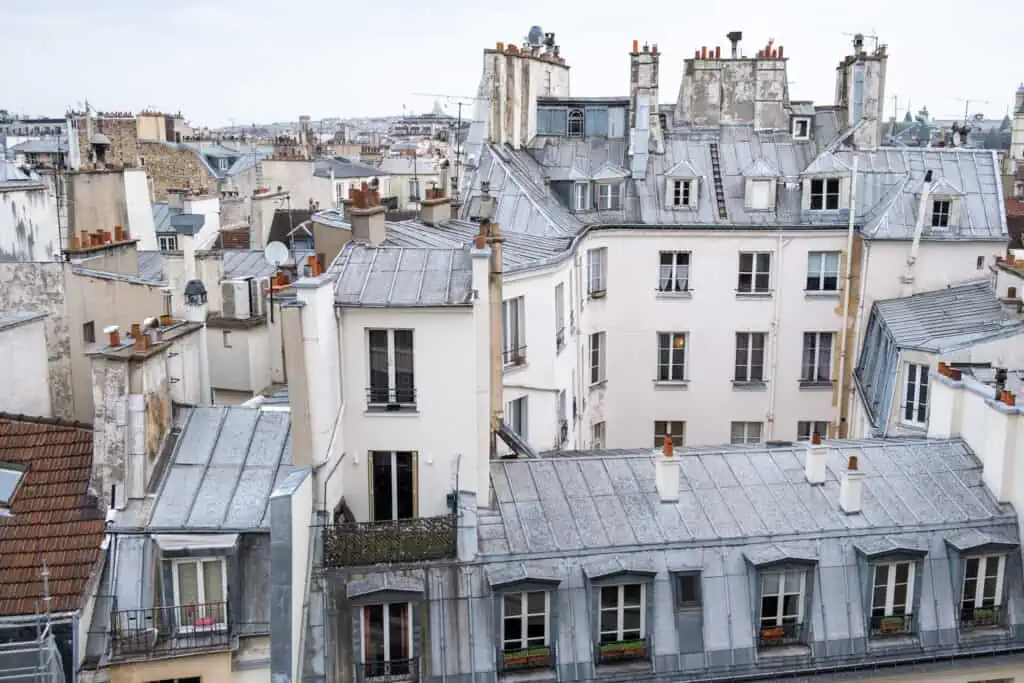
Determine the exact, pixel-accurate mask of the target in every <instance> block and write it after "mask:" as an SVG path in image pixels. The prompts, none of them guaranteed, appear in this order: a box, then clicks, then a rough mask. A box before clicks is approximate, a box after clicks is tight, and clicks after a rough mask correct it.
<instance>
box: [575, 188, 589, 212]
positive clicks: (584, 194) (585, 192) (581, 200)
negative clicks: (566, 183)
mask: <svg viewBox="0 0 1024 683" xmlns="http://www.w3.org/2000/svg"><path fill="white" fill-rule="evenodd" d="M572 202H573V206H574V207H575V210H576V211H586V210H587V209H589V208H590V183H573V184H572Z"/></svg>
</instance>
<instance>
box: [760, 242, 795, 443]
mask: <svg viewBox="0 0 1024 683" xmlns="http://www.w3.org/2000/svg"><path fill="white" fill-rule="evenodd" d="M787 244H789V240H786V241H785V242H783V240H782V231H781V230H779V240H778V246H777V247H776V249H775V253H776V254H777V255H778V263H777V264H776V265H775V272H776V275H775V293H774V296H773V297H772V298H773V299H774V300H773V302H772V309H773V311H772V331H771V339H770V340H769V343H770V344H771V354H772V363H771V374H770V375H769V376H768V381H769V382H771V392H770V393H769V394H768V429H767V430H766V431H767V432H768V433H767V436H766V437H765V440H766V441H770V440H771V439H772V438H774V435H775V395H776V393H777V391H778V386H779V382H778V377H776V371H777V370H778V366H779V327H780V325H781V324H782V310H781V300H782V277H781V275H782V249H783V247H785V246H786V245H787Z"/></svg>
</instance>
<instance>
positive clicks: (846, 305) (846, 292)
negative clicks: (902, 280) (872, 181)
mask: <svg viewBox="0 0 1024 683" xmlns="http://www.w3.org/2000/svg"><path fill="white" fill-rule="evenodd" d="M858 159H859V157H858V156H857V155H856V154H854V155H853V171H852V173H851V175H850V223H849V225H848V226H847V230H846V278H845V280H846V282H845V283H844V285H845V286H844V287H843V329H842V330H841V331H840V333H839V390H838V391H837V392H836V396H837V397H838V398H839V405H838V407H837V408H836V431H835V434H836V436H837V437H840V436H845V435H844V434H843V433H842V429H843V406H844V405H845V404H846V395H845V394H844V393H843V392H844V391H846V371H847V368H846V363H847V353H846V339H847V336H848V334H847V331H848V330H849V329H850V322H851V321H850V290H851V289H853V231H854V223H855V221H856V218H857V161H858ZM861 279H862V280H863V279H864V278H863V276H862V277H861ZM856 341H857V338H856V337H854V342H856ZM847 414H849V411H847ZM847 433H849V429H847Z"/></svg>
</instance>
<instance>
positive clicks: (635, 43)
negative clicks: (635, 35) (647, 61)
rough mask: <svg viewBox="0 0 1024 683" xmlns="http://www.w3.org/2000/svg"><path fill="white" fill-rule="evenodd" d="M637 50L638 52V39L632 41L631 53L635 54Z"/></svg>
mask: <svg viewBox="0 0 1024 683" xmlns="http://www.w3.org/2000/svg"><path fill="white" fill-rule="evenodd" d="M638 52H640V41H639V40H634V41H633V54H636V53H638Z"/></svg>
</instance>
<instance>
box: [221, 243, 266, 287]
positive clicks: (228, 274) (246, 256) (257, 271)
mask: <svg viewBox="0 0 1024 683" xmlns="http://www.w3.org/2000/svg"><path fill="white" fill-rule="evenodd" d="M221 254H222V255H223V257H224V279H225V280H241V279H244V278H249V277H256V278H260V277H273V275H274V273H275V272H277V269H276V268H275V267H274V265H273V264H272V263H270V262H269V261H267V258H266V256H264V255H263V250H261V249H224V250H222V251H221Z"/></svg>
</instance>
